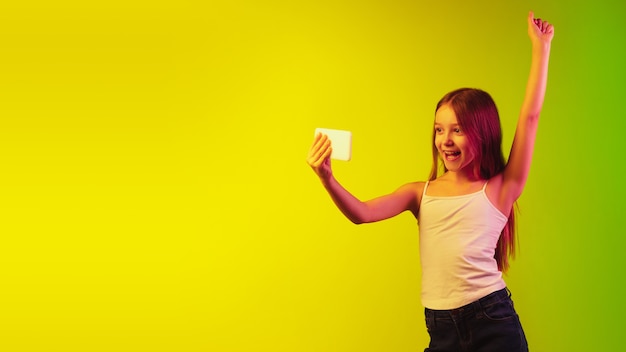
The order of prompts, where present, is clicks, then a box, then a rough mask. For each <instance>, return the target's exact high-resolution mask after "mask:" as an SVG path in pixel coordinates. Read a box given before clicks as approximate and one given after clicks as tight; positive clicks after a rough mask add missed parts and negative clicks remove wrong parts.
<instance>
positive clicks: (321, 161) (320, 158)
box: [306, 133, 333, 179]
mask: <svg viewBox="0 0 626 352" xmlns="http://www.w3.org/2000/svg"><path fill="white" fill-rule="evenodd" d="M332 151H333V148H332V146H331V144H330V139H329V138H328V136H327V135H325V134H322V133H318V134H317V135H316V136H315V139H314V140H313V145H312V146H311V149H309V154H308V156H307V158H306V162H307V163H308V164H309V166H311V168H312V169H313V171H315V173H316V174H317V176H319V177H320V178H321V179H328V178H329V177H331V176H332V174H333V171H332V168H331V166H330V154H331V153H332Z"/></svg>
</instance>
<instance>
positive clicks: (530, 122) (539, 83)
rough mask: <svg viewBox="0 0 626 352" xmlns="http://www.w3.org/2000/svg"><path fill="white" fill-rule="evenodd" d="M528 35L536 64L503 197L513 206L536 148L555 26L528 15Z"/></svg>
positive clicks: (504, 175)
mask: <svg viewBox="0 0 626 352" xmlns="http://www.w3.org/2000/svg"><path fill="white" fill-rule="evenodd" d="M528 36H529V37H530V41H531V44H532V61H531V65H530V74H529V76H528V83H527V85H526V95H525V97H524V103H523V105H522V109H521V111H520V116H519V120H518V122H517V129H516V131H515V137H514V139H513V145H512V147H511V154H510V155H509V160H508V163H507V165H506V168H505V170H504V174H503V184H502V186H503V193H502V194H503V195H505V197H506V198H507V200H508V203H510V204H512V203H513V202H514V201H515V200H517V198H519V196H520V195H521V194H522V190H523V189H524V185H525V184H526V179H527V178H528V173H529V170H530V163H531V160H532V155H533V149H534V147H535V136H536V134H537V125H538V123H539V114H540V113H541V108H542V106H543V98H544V95H545V92H546V83H547V80H548V61H549V58H550V45H551V42H552V38H553V36H554V27H553V26H552V25H551V24H550V23H548V22H547V21H543V20H541V19H538V18H535V17H534V14H533V13H532V12H530V13H529V14H528Z"/></svg>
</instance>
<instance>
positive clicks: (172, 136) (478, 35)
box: [0, 0, 626, 352]
mask: <svg viewBox="0 0 626 352" xmlns="http://www.w3.org/2000/svg"><path fill="white" fill-rule="evenodd" d="M530 9H532V10H534V11H535V12H536V13H537V15H538V16H540V17H542V18H546V19H549V20H550V21H552V22H553V23H554V24H555V26H556V37H555V39H554V43H553V47H552V60H551V67H550V69H551V72H550V80H549V86H548V93H547V96H546V102H545V108H544V113H543V115H542V121H541V127H540V130H539V135H538V137H537V145H536V154H535V159H534V163H533V169H532V171H531V176H530V180H529V182H528V184H527V188H526V191H525V193H524V195H523V196H522V198H521V199H520V202H519V205H520V214H519V236H520V248H521V251H520V253H519V256H518V258H517V259H516V260H515V261H514V262H513V268H512V270H511V271H510V274H509V275H508V276H507V282H508V283H509V286H510V288H511V290H512V291H513V299H514V300H515V302H516V307H517V309H518V312H519V314H520V316H521V319H522V323H523V324H524V327H525V329H526V334H527V337H528V339H529V342H530V346H531V349H532V350H534V351H589V350H592V351H593V350H595V351H611V350H617V349H618V346H621V345H622V343H621V340H622V339H620V336H621V334H622V331H621V330H622V329H623V327H621V326H620V323H619V321H620V320H618V319H617V318H618V317H621V316H623V315H624V313H626V312H625V309H624V308H625V307H624V303H623V297H624V295H625V294H626V292H624V291H625V290H624V285H623V283H622V282H621V281H622V279H621V276H622V271H623V269H624V267H625V264H626V263H625V262H624V255H623V254H622V252H623V248H624V244H625V241H624V234H625V233H626V231H625V226H624V225H623V216H624V206H623V199H624V196H626V191H625V187H624V184H623V181H622V179H623V177H622V174H621V171H620V170H621V169H620V168H621V167H623V163H624V157H623V152H622V150H623V149H624V147H623V136H622V134H623V131H624V130H625V127H626V123H625V122H624V121H625V119H626V117H625V115H624V112H623V110H624V109H623V97H622V96H623V93H624V88H623V82H624V81H625V80H626V73H625V72H626V71H625V68H624V62H626V54H625V48H626V40H625V37H624V33H626V24H625V23H626V22H625V21H624V18H625V17H626V5H624V4H623V2H621V1H594V2H593V3H592V4H582V3H580V4H579V3H578V2H575V3H572V2H570V1H565V0H551V1H521V2H508V1H484V0H483V1H473V2H467V1H447V2H442V1H425V2H418V1H396V0H394V1H343V0H342V1H326V0H323V1H295V2H294V1H274V0H271V1H249V0H244V1H234V2H230V1H208V2H205V1H185V0H180V1H117V0H114V1H107V2H104V1H96V2H85V1H58V2H47V1H35V2H5V3H3V4H2V5H0V351H6V352H22V351H24V352H25V351H28V352H31V351H33V352H56V351H59V352H73V351H76V352H92V351H93V352H95V351H115V352H125V351H129V352H130V351H132V352H139V351H150V352H160V351H172V352H174V351H175V352H192V351H215V352H231V351H237V352H239V351H276V352H278V351H286V352H287V351H289V352H293V351H307V352H308V351H311V352H312V351H315V352H317V351H330V352H334V351H337V352H339V351H341V352H347V351H360V352H363V351H393V352H400V351H416V350H417V351H419V350H423V348H424V347H426V345H427V343H428V336H427V333H426V330H425V326H424V322H423V307H422V306H421V304H420V302H419V292H420V284H419V282H420V269H419V255H418V252H419V248H418V237H417V226H416V224H415V221H414V219H413V218H412V217H411V216H409V215H408V214H402V215H400V216H398V217H396V218H394V219H391V220H388V221H385V222H381V223H376V224H368V225H361V226H356V225H353V224H351V223H350V222H349V221H347V220H346V219H345V218H343V216H342V215H341V214H340V212H339V211H338V210H337V209H336V208H335V207H334V205H333V204H332V202H331V201H330V198H329V197H328V195H327V194H326V193H325V192H324V190H323V188H322V186H321V185H320V184H319V182H318V180H317V179H316V177H315V175H314V174H313V173H312V172H311V170H310V169H309V167H308V166H307V165H306V163H305V157H306V153H307V151H308V148H309V145H310V143H311V141H312V137H313V131H314V129H315V128H316V127H327V128H338V129H347V130H351V131H352V132H353V142H354V143H353V159H352V161H350V162H334V170H335V174H336V176H337V178H338V179H339V180H340V181H341V182H342V183H343V184H344V185H345V186H346V187H347V188H348V189H350V190H351V191H352V192H353V193H354V194H355V195H356V196H358V197H360V198H362V199H368V198H371V197H374V196H378V195H381V194H383V193H386V192H390V191H393V190H394V189H395V188H396V187H398V186H400V185H401V184H403V183H405V182H410V181H415V180H424V179H426V177H427V176H428V171H429V170H430V164H431V160H430V139H429V138H430V133H431V128H432V126H431V125H432V119H433V113H434V111H433V110H434V106H435V103H436V102H437V100H438V99H439V98H440V97H441V96H442V95H443V94H445V93H446V92H448V91H450V90H452V89H455V88H458V87H462V86H471V87H479V88H482V89H485V90H487V91H489V92H490V93H491V94H492V96H493V97H494V99H495V100H496V102H497V104H498V107H499V109H500V113H501V117H502V124H503V128H504V140H505V141H504V142H505V143H504V144H505V145H504V147H505V150H506V151H507V154H508V148H509V146H510V143H511V137H512V134H513V131H514V126H515V120H516V117H517V112H518V110H519V107H520V105H521V102H522V99H523V94H524V88H525V82H526V77H527V73H528V68H529V63H530V44H529V41H528V38H527V34H526V15H527V12H528V10H530Z"/></svg>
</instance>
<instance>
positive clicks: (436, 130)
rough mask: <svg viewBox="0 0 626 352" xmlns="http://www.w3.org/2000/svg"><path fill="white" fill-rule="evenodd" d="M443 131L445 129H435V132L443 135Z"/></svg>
mask: <svg viewBox="0 0 626 352" xmlns="http://www.w3.org/2000/svg"><path fill="white" fill-rule="evenodd" d="M442 131H443V129H441V127H435V132H437V133H441V132H442Z"/></svg>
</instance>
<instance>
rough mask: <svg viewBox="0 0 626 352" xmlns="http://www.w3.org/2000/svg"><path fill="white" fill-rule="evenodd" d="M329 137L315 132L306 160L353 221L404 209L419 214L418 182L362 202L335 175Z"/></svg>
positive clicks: (375, 218) (379, 216)
mask: <svg viewBox="0 0 626 352" xmlns="http://www.w3.org/2000/svg"><path fill="white" fill-rule="evenodd" d="M331 152H332V147H331V144H330V140H329V139H328V137H327V136H326V135H324V134H318V135H317V136H315V140H314V141H313V145H312V146H311V149H310V150H309V154H308V156H307V163H308V164H309V166H311V168H312V169H313V171H315V173H316V174H317V176H318V177H319V178H320V181H321V182H322V185H324V188H326V191H327V192H328V194H329V195H330V197H331V198H332V200H333V202H334V203H335V205H336V206H337V208H339V210H341V212H342V213H343V214H344V215H345V216H346V217H347V218H348V219H349V220H350V221H352V222H353V223H355V224H362V223H368V222H375V221H380V220H384V219H388V218H390V217H393V216H396V215H398V214H400V213H402V212H403V211H405V210H411V211H412V212H413V214H415V215H416V214H417V196H416V195H417V192H416V191H415V189H416V188H415V184H406V185H404V186H402V187H400V188H398V189H397V190H396V191H394V192H393V193H390V194H388V195H385V196H382V197H378V198H375V199H372V200H369V201H367V202H363V201H361V200H359V199H358V198H356V197H355V196H353V195H352V194H351V193H350V192H349V191H348V190H346V189H345V188H344V187H343V186H342V185H341V184H340V183H339V182H338V181H337V180H336V179H335V177H334V176H333V172H332V168H331V164H330V154H331Z"/></svg>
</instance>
